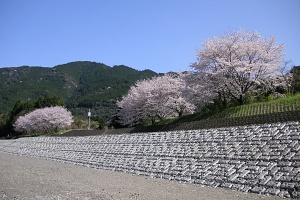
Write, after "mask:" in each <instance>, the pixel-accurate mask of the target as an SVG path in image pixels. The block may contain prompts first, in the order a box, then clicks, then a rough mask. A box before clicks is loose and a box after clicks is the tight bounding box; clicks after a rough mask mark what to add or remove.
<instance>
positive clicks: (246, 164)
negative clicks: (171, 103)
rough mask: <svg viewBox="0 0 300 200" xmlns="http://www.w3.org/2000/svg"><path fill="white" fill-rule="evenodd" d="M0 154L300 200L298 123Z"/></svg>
mask: <svg viewBox="0 0 300 200" xmlns="http://www.w3.org/2000/svg"><path fill="white" fill-rule="evenodd" d="M0 151H1V152H7V153H12V154H16V155H25V156H37V157H42V158H46V159H52V160H57V161H61V162H66V163H71V164H77V165H84V166H89V167H94V168H99V169H109V170H116V171H125V172H130V173H134V174H139V175H146V176H151V177H156V178H164V179H168V180H175V181H182V182H188V183H192V184H202V185H208V186H212V187H225V188H230V189H235V190H239V191H244V192H253V193H259V194H268V195H278V196H281V197H290V198H299V197H300V123H299V122H286V123H274V124H264V125H251V126H239V127H229V128H218V129H202V130H186V131H184V130H181V131H168V132H152V133H131V134H118V135H101V136H86V137H35V138H20V139H17V140H2V141H0Z"/></svg>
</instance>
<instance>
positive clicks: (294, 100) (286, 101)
mask: <svg viewBox="0 0 300 200" xmlns="http://www.w3.org/2000/svg"><path fill="white" fill-rule="evenodd" d="M294 110H300V93H299V94H296V95H293V96H289V97H282V98H279V99H275V100H271V101H266V102H259V103H253V104H246V105H241V106H235V107H229V108H227V109H225V110H223V111H221V112H216V111H210V110H202V111H200V112H197V113H194V114H191V115H186V116H183V117H180V118H175V119H168V120H164V121H162V122H159V123H157V125H166V124H172V123H183V122H191V121H199V120H204V119H221V118H237V117H246V116H255V115H264V114H271V113H278V112H287V111H294Z"/></svg>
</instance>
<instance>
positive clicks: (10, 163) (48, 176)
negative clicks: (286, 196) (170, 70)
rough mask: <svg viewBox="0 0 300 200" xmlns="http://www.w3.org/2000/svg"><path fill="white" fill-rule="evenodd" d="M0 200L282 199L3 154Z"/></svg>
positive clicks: (0, 171) (1, 154) (0, 167)
mask: <svg viewBox="0 0 300 200" xmlns="http://www.w3.org/2000/svg"><path fill="white" fill-rule="evenodd" d="M0 199H4V200H11V199H20V200H21V199H22V200H27V199H40V200H60V199H61V200H63V199H104V200H106V199H185V200H187V199H205V200H209V199H236V200H243V199H245V200H246V199H281V198H279V197H274V196H263V195H258V194H251V193H242V192H238V191H234V190H229V189H223V188H211V187H204V186H201V185H192V184H184V183H179V182H174V181H167V180H163V179H152V178H149V177H145V176H137V175H132V174H128V173H123V172H114V171H109V170H99V169H93V168H88V167H83V166H76V165H71V164H65V163H61V162H56V161H50V160H45V159H41V158H35V157H24V156H16V155H10V154H6V153H0Z"/></svg>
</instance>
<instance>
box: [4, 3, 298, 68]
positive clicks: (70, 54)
mask: <svg viewBox="0 0 300 200" xmlns="http://www.w3.org/2000/svg"><path fill="white" fill-rule="evenodd" d="M299 10H300V1H299V0H0V30H1V31H0V67H18V66H22V65H29V66H44V67H53V66H55V65H58V64H64V63H68V62H72V61H95V62H101V63H104V64H107V65H109V66H113V65H120V64H124V65H127V66H129V67H132V68H134V69H138V70H144V69H151V70H153V71H155V72H168V71H183V70H188V69H189V65H190V63H192V62H195V61H196V51H197V49H201V44H202V43H203V42H205V41H206V40H207V39H208V38H211V37H214V36H219V35H222V34H223V33H224V32H226V31H236V30H239V29H240V28H243V29H246V30H249V31H253V30H256V31H258V32H259V33H261V35H262V36H264V37H269V36H270V35H274V36H276V38H277V42H278V43H284V44H285V47H286V50H285V54H286V57H285V59H286V60H292V61H293V63H294V64H295V65H300V54H299V49H300V15H299Z"/></svg>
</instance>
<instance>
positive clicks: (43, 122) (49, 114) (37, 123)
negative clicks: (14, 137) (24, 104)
mask: <svg viewBox="0 0 300 200" xmlns="http://www.w3.org/2000/svg"><path fill="white" fill-rule="evenodd" d="M72 123H73V116H72V113H71V112H70V111H68V110H67V109H65V108H64V107H61V106H55V107H46V108H40V109H36V110H34V111H32V112H30V113H28V114H26V115H24V116H20V117H18V119H17V120H16V121H15V123H14V125H13V126H14V129H15V131H17V132H20V133H39V134H40V133H51V132H57V131H58V130H61V129H65V128H67V127H69V126H71V124H72Z"/></svg>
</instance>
